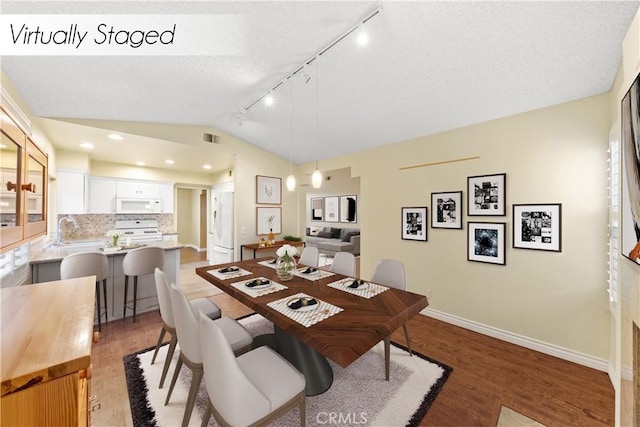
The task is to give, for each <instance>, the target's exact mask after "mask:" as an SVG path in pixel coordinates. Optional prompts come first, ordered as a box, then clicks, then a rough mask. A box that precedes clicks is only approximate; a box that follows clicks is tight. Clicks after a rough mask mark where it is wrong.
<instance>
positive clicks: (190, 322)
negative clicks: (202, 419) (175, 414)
mask: <svg viewBox="0 0 640 427" xmlns="http://www.w3.org/2000/svg"><path fill="white" fill-rule="evenodd" d="M171 304H172V307H173V314H174V317H175V321H176V332H177V334H178V337H179V339H180V358H179V359H178V363H177V364H176V369H175V371H174V372H173V378H172V379H171V385H170V386H169V392H168V393H167V399H166V400H165V402H164V404H165V405H167V404H169V400H170V399H171V393H172V392H173V388H174V386H175V385H176V380H177V379H178V374H179V373H180V369H181V368H182V365H183V364H184V365H186V366H187V367H188V368H189V369H191V373H192V378H191V386H190V387H189V397H188V398H187V404H186V407H185V408H184V416H183V418H182V426H183V427H186V426H187V425H189V419H191V413H192V412H193V405H194V403H195V401H196V396H197V395H198V389H199V388H200V382H201V381H202V375H203V365H202V352H201V350H200V336H199V335H198V318H197V316H198V313H195V312H194V308H193V307H192V306H191V305H190V304H189V300H188V299H187V295H186V294H185V293H184V291H183V290H182V289H180V288H178V287H177V286H176V285H175V284H173V283H172V284H171ZM202 317H206V316H202ZM217 322H218V325H219V327H220V329H222V330H223V331H224V332H223V333H224V340H225V341H226V342H228V345H229V346H231V348H232V349H233V351H235V352H236V353H237V354H242V353H244V352H246V351H248V350H249V349H250V348H251V343H252V342H253V338H252V337H251V335H250V334H249V332H247V330H246V329H245V328H244V327H243V326H242V325H241V324H240V323H238V322H237V321H235V320H234V319H231V318H230V317H221V318H220V319H217ZM245 403H246V402H245Z"/></svg>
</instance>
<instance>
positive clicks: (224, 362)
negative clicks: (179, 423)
mask: <svg viewBox="0 0 640 427" xmlns="http://www.w3.org/2000/svg"><path fill="white" fill-rule="evenodd" d="M198 323H199V329H200V331H199V334H200V342H201V346H202V363H203V365H204V377H205V386H206V388H207V393H208V395H209V398H208V400H209V402H208V407H207V410H206V412H205V414H204V417H203V418H202V425H203V426H206V425H207V424H208V423H209V419H210V418H211V415H212V414H213V417H214V418H215V420H216V422H217V423H218V424H219V425H222V426H248V425H251V426H257V425H260V426H262V425H267V424H268V423H270V422H271V421H273V420H275V419H276V418H278V417H280V416H282V415H284V414H285V413H287V412H289V410H291V409H293V408H294V407H296V406H298V407H299V408H300V426H301V427H304V426H305V423H306V401H305V387H306V380H305V378H304V375H302V374H301V373H300V372H299V371H298V370H297V369H296V368H295V367H294V366H293V365H291V364H290V363H289V362H288V361H287V360H286V359H284V358H283V357H282V356H280V355H279V354H278V353H276V352H275V351H273V350H272V349H271V348H269V347H268V346H261V347H258V348H256V349H254V350H251V351H249V352H248V353H245V354H243V355H241V356H239V357H237V358H236V357H235V356H234V354H233V351H232V347H231V346H230V345H229V343H228V342H227V340H226V339H225V335H224V333H223V331H222V329H221V328H220V327H219V321H212V320H211V319H208V318H206V317H205V316H200V317H199V320H198Z"/></svg>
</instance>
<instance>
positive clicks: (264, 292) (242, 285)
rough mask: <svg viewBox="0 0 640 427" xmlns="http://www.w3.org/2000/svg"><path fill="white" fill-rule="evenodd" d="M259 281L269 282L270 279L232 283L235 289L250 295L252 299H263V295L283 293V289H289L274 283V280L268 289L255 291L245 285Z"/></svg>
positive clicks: (263, 278) (262, 278)
mask: <svg viewBox="0 0 640 427" xmlns="http://www.w3.org/2000/svg"><path fill="white" fill-rule="evenodd" d="M257 279H261V280H269V279H267V278H265V277H255V278H253V279H249V280H242V281H240V282H235V283H232V284H231V286H233V287H234V288H236V289H238V290H239V291H242V292H244V293H245V294H247V295H249V296H250V297H251V298H256V297H261V296H263V295H268V294H272V293H274V292H278V291H281V290H282V289H287V287H286V286H285V285H282V284H280V283H278V282H274V281H273V280H271V286H269V287H266V288H258V289H254V288H249V287H247V286H245V283H247V282H252V281H254V280H257Z"/></svg>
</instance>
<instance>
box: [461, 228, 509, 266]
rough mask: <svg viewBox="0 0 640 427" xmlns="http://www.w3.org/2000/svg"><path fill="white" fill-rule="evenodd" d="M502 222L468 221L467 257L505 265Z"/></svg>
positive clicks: (472, 259) (471, 259)
mask: <svg viewBox="0 0 640 427" xmlns="http://www.w3.org/2000/svg"><path fill="white" fill-rule="evenodd" d="M505 227H506V223H504V222H469V223H467V228H468V233H469V234H468V239H467V259H468V260H469V261H477V262H487V263H489V264H499V265H506V260H505V244H504V240H505V238H504V230H505Z"/></svg>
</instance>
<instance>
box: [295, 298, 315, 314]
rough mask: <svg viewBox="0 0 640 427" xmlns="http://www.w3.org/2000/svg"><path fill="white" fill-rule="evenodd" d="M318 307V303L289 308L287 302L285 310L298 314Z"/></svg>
mask: <svg viewBox="0 0 640 427" xmlns="http://www.w3.org/2000/svg"><path fill="white" fill-rule="evenodd" d="M296 299H297V298H296ZM318 307H320V303H317V304H313V305H303V306H302V307H300V308H291V307H289V303H288V302H287V308H289V310H292V311H299V312H306V311H313V310H315V309H317V308H318Z"/></svg>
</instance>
